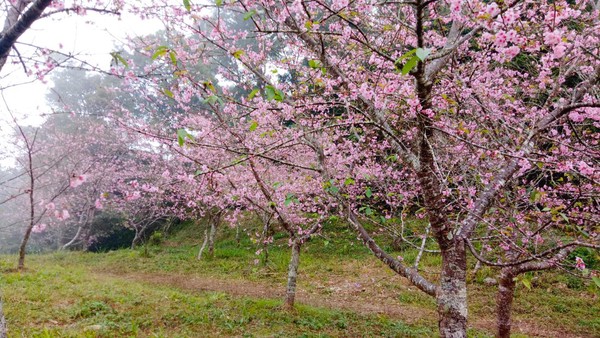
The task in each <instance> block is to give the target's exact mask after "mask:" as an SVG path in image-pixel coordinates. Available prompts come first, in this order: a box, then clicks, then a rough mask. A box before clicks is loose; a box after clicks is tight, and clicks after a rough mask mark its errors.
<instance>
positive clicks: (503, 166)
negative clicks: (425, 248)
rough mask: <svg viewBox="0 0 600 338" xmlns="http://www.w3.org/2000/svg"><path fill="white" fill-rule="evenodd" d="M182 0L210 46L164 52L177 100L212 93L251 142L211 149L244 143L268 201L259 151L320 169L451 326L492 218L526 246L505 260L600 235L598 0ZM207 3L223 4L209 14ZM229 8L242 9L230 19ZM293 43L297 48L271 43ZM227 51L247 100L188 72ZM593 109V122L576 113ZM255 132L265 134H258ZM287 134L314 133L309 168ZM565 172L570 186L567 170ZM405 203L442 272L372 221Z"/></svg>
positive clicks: (210, 100) (462, 308) (455, 332)
mask: <svg viewBox="0 0 600 338" xmlns="http://www.w3.org/2000/svg"><path fill="white" fill-rule="evenodd" d="M184 7H187V8H186V9H187V10H188V11H189V12H191V14H190V17H189V19H188V17H187V14H186V12H185V11H182V10H181V9H180V10H179V11H177V10H176V9H173V12H174V13H176V14H177V15H176V17H178V18H181V17H183V18H185V19H178V21H172V22H171V24H172V25H173V27H176V28H177V29H180V30H181V31H188V32H190V34H194V36H195V38H193V39H192V40H191V41H197V40H194V39H200V41H203V43H204V44H203V46H205V48H204V49H199V50H198V52H197V53H190V52H189V50H186V49H185V48H184V47H182V48H179V47H178V46H176V45H173V46H169V47H162V48H160V49H157V50H156V52H155V55H158V56H161V55H164V56H165V57H170V58H171V61H172V66H173V68H174V72H176V77H177V79H178V81H177V82H175V83H173V84H172V85H171V86H170V87H169V88H168V92H167V91H164V92H165V93H167V94H169V96H171V97H172V98H173V99H174V100H176V101H177V102H179V103H180V104H186V102H189V100H190V98H191V97H192V96H201V97H202V98H203V99H204V101H205V102H206V104H207V105H208V106H209V108H208V109H209V111H210V112H212V113H213V114H215V115H216V120H217V121H218V122H219V123H220V124H221V125H220V127H221V128H222V130H223V133H226V135H227V136H228V139H229V140H231V139H234V140H235V141H234V142H236V144H239V145H240V146H238V147H235V146H234V145H231V144H230V141H229V140H223V141H221V142H220V143H219V144H213V143H210V144H204V145H203V146H204V148H210V147H212V148H215V147H220V148H221V149H225V150H226V151H227V152H229V153H237V154H238V156H241V157H242V158H240V159H238V161H237V163H236V165H242V163H244V164H243V165H244V166H247V167H248V169H249V170H250V172H251V173H252V174H253V176H255V180H254V182H255V184H257V186H258V188H259V189H260V191H261V192H262V196H261V198H265V199H267V201H269V202H271V201H270V200H269V198H270V197H269V196H270V195H272V194H273V192H272V191H271V190H270V187H268V185H267V184H266V183H265V182H267V180H266V179H265V177H269V175H268V174H267V175H266V176H265V177H263V176H262V175H261V174H263V173H262V172H261V171H260V170H259V169H258V165H257V160H256V159H257V158H258V159H260V161H266V162H267V163H270V166H275V165H283V166H288V167H291V168H298V167H301V168H303V170H308V171H314V172H316V173H318V175H317V177H318V179H317V178H315V181H316V182H320V183H319V184H318V185H316V186H317V187H319V188H321V190H322V191H321V193H322V192H323V190H324V191H325V192H327V194H328V195H329V197H331V198H334V199H335V200H336V201H337V202H336V203H335V204H336V205H337V206H339V207H340V208H339V209H340V210H343V214H344V215H345V217H346V218H347V219H348V221H349V222H350V224H351V225H352V226H353V228H354V229H355V230H356V232H357V234H358V235H359V237H360V238H361V239H362V240H363V241H364V242H365V244H366V245H367V247H369V249H370V250H371V251H372V252H373V253H374V255H375V256H376V257H378V258H379V259H380V260H381V261H382V262H384V263H385V264H386V265H388V266H389V267H390V268H391V269H392V270H394V271H395V272H396V273H398V274H399V275H401V276H404V277H406V278H407V279H408V280H409V281H410V282H411V283H412V284H413V285H415V286H416V287H418V288H419V289H420V290H422V291H423V292H425V293H427V294H429V295H431V296H433V297H435V298H436V301H437V304H438V313H439V318H440V320H439V328H440V334H441V336H442V337H463V336H466V329H467V284H466V275H467V254H468V252H469V251H473V252H474V253H475V252H477V250H469V248H470V247H471V246H472V245H474V244H473V242H478V241H481V240H485V239H482V238H481V235H480V234H481V233H485V232H486V231H491V232H492V234H491V235H490V236H492V237H493V241H492V242H494V243H496V242H498V243H500V244H502V245H503V246H508V248H509V250H506V251H510V246H511V245H512V244H510V242H511V241H512V242H514V238H513V237H514V236H517V240H518V241H517V242H516V243H515V244H516V245H514V246H515V249H516V248H519V249H518V250H517V251H518V254H517V255H516V256H515V257H512V258H511V257H510V255H509V256H507V257H506V261H512V263H507V264H513V265H514V266H518V265H519V264H521V263H523V264H527V263H528V262H533V261H535V263H540V265H536V266H535V267H534V266H528V265H522V266H520V268H522V269H525V270H523V271H527V269H536V270H537V269H538V268H540V267H542V266H543V265H544V266H545V267H554V266H556V264H557V263H556V262H557V260H560V259H561V258H563V257H564V252H563V251H561V249H559V250H558V251H556V250H551V251H550V252H549V253H548V254H543V255H540V252H536V251H535V250H536V249H535V248H534V249H533V251H532V249H531V248H530V247H529V246H528V243H531V240H530V238H528V236H529V237H530V234H529V232H530V233H531V234H532V235H533V236H534V238H535V235H538V234H539V235H540V236H544V235H546V236H549V237H548V238H552V241H550V240H549V239H548V240H546V242H547V243H551V242H554V243H558V242H559V241H560V242H562V244H559V245H558V247H562V248H570V247H576V246H581V245H583V246H596V245H597V230H598V229H597V228H596V227H595V225H594V224H597V222H596V223H594V221H595V218H594V217H593V215H597V202H595V200H594V196H596V195H597V186H598V185H597V178H596V177H597V172H598V168H597V165H598V163H597V150H596V149H595V147H596V146H597V136H595V133H593V132H592V131H593V130H594V128H597V123H598V120H599V118H598V108H599V107H600V102H599V100H598V95H597V85H598V81H599V79H600V58H599V57H598V48H599V40H598V33H597V30H596V29H595V28H596V27H597V23H598V13H599V12H598V7H599V4H598V2H595V1H586V2H581V3H577V4H574V3H571V2H566V1H536V2H532V1H525V0H523V1H519V0H515V1H504V2H487V1H420V0H417V1H413V2H387V1H383V2H377V3H374V2H370V1H353V2H344V1H340V2H331V3H329V2H325V1H295V2H291V3H285V2H277V1H248V2H246V1H239V2H236V3H220V2H219V3H217V5H216V6H215V5H196V6H192V5H190V6H184ZM209 10H210V11H211V13H213V15H203V16H200V17H198V16H197V15H196V14H195V13H201V12H202V11H209ZM226 12H230V13H239V14H232V15H230V16H227V15H221V13H226ZM232 18H233V19H234V20H236V19H237V20H240V19H241V20H245V21H247V22H252V24H253V25H254V28H253V30H252V31H248V30H240V29H237V28H236V26H235V25H232V24H231V20H232ZM188 20H191V21H192V22H193V21H194V20H196V21H197V22H193V23H190V21H188ZM249 40H252V41H254V42H253V43H252V44H248V41H249ZM278 40H281V41H284V42H285V44H286V46H287V47H286V48H285V49H284V50H283V51H282V53H281V55H279V56H278V57H277V58H272V57H269V56H268V53H267V52H268V51H269V50H270V48H271V47H272V46H274V45H275V41H278ZM195 43H196V44H197V42H195ZM186 45H189V43H188V44H184V46H186ZM211 51H214V54H211ZM217 52H218V53H217ZM156 53H157V54H156ZM219 53H220V54H219ZM223 53H227V54H228V55H229V58H230V59H231V60H234V61H235V63H234V64H233V65H232V64H228V65H225V66H223V67H221V68H220V69H219V74H218V75H219V77H222V78H223V79H226V80H227V81H231V82H233V83H235V85H236V88H243V89H245V90H246V92H249V93H250V94H249V95H248V96H247V97H245V98H241V99H240V98H239V97H236V96H234V95H231V92H230V91H229V90H227V88H221V89H220V90H215V88H216V86H215V84H214V83H211V82H204V81H202V80H200V79H197V78H195V77H194V76H193V73H191V72H186V67H187V65H188V64H198V63H208V62H210V60H211V58H213V57H214V56H215V55H219V57H222V55H223ZM273 72H275V73H280V75H281V76H279V77H277V76H272V75H271V74H272V73H273ZM286 77H287V78H289V79H291V80H289V81H286V80H285V78H286ZM171 94H172V95H171ZM201 114H206V113H201ZM219 114H220V115H219ZM204 118H206V116H204ZM233 121H235V122H233ZM581 122H584V124H588V125H590V126H591V129H590V127H585V126H576V127H575V128H574V127H573V126H572V125H573V124H575V125H577V124H579V123H581ZM183 126H185V125H183ZM244 127H245V128H244ZM191 129H192V130H193V129H196V128H195V127H192V128H191ZM252 133H259V135H265V136H263V138H258V139H252ZM267 136H268V137H267ZM582 136H583V137H582ZM271 137H272V138H274V139H275V140H273V141H272V142H266V141H265V140H270V138H271ZM315 138H316V141H315V140H314V139H315ZM196 139H198V138H197V137H196ZM200 140H202V138H200ZM299 140H301V141H300V142H299ZM289 143H291V144H294V145H296V144H303V145H305V146H306V145H309V144H311V146H308V147H307V148H303V147H302V146H300V149H303V151H298V150H296V148H293V147H289V148H288V151H291V149H293V151H295V152H296V153H297V154H299V155H300V156H301V157H302V160H306V161H308V162H310V164H309V165H306V164H305V163H302V161H300V163H295V162H294V161H290V158H289V156H290V155H289V153H287V154H286V153H285V152H283V151H281V150H282V149H284V148H285V147H286V146H287V145H288V144H289ZM197 144H200V145H201V142H199V143H197ZM308 153H310V154H311V155H305V154H308ZM230 165H231V162H229V163H224V164H222V165H221V166H230ZM536 167H537V168H539V169H540V170H541V172H539V171H540V170H537V171H536V169H535V168H536ZM213 170H215V169H213ZM557 175H560V176H562V182H560V183H554V182H553V181H556V180H557ZM253 184H254V183H253ZM290 193H292V192H290ZM293 193H294V194H297V193H298V192H293ZM390 194H391V195H390ZM538 194H539V197H536V196H538ZM531 196H533V197H531ZM376 201H378V203H372V202H376ZM395 205H400V206H406V207H409V206H415V207H418V208H419V210H422V215H423V216H424V217H426V218H427V220H428V223H429V224H430V231H431V236H432V238H433V239H434V240H435V242H436V243H437V245H438V246H439V249H440V254H441V256H442V266H441V270H440V279H439V281H432V280H428V279H427V278H426V276H423V275H422V274H421V273H419V271H418V270H417V269H415V268H414V267H410V266H408V265H407V264H406V263H404V262H402V261H401V260H399V259H397V258H394V257H393V256H391V255H390V254H388V253H386V252H385V251H384V250H383V249H382V248H381V247H380V246H379V245H378V244H377V243H376V242H375V241H374V239H373V238H372V236H371V234H370V233H369V232H367V231H366V230H365V228H364V226H363V222H365V221H367V220H373V219H374V218H375V217H376V216H377V217H379V216H382V217H383V219H385V218H386V215H388V214H389V213H393V212H394V211H393V210H398V208H397V206H395ZM274 207H275V208H278V205H277V203H276V202H275V206H274ZM561 210H568V212H569V213H568V214H567V213H564V212H562V211H561ZM561 213H563V214H565V217H564V218H567V219H569V223H570V222H571V221H570V220H573V221H572V222H573V224H574V226H575V228H580V229H579V230H582V231H584V232H585V233H586V234H587V235H583V234H581V233H580V232H578V231H574V232H573V231H571V232H569V231H564V230H565V229H563V228H564V224H563V223H561V221H560V219H557V218H556V216H557V215H558V217H559V218H563V217H562V215H561ZM281 215H282V216H281V219H280V221H282V223H285V216H283V215H284V214H283V213H281ZM390 216H393V215H390ZM549 221H550V222H549ZM540 227H542V228H543V229H542V230H540V231H537V230H539V229H540ZM536 229H537V230H536ZM550 229H552V231H546V230H550ZM424 230H425V229H424ZM575 230H577V229H575ZM423 232H425V231H423ZM536 232H537V233H536ZM541 232H544V234H541ZM498 233H500V234H498ZM565 235H568V236H567V237H565ZM521 237H523V238H526V243H523V240H522V238H521ZM542 253H544V252H542ZM500 254H503V253H500ZM479 256H481V255H479ZM480 258H483V257H480ZM504 259H505V258H502V260H504ZM524 260H525V261H526V262H524ZM483 262H484V263H488V262H489V261H488V260H483ZM542 263H543V264H542ZM501 264H504V263H501ZM545 267H544V268H545ZM517 269H519V268H517ZM506 301H507V300H506V299H504V298H502V299H499V306H504V305H503V304H502V303H503V302H506ZM503 330H504V329H503ZM505 331H506V330H504V331H503V332H505ZM502 334H505V333H502Z"/></svg>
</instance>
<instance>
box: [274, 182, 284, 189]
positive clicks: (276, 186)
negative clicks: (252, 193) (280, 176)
mask: <svg viewBox="0 0 600 338" xmlns="http://www.w3.org/2000/svg"><path fill="white" fill-rule="evenodd" d="M282 185H283V183H281V182H275V183H273V189H277V188H279V187H281V186H282Z"/></svg>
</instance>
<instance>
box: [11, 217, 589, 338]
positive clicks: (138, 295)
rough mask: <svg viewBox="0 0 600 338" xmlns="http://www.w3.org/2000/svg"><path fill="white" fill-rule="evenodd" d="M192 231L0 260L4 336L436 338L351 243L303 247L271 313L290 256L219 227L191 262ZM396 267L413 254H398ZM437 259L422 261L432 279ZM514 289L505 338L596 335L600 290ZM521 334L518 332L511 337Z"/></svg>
mask: <svg viewBox="0 0 600 338" xmlns="http://www.w3.org/2000/svg"><path fill="white" fill-rule="evenodd" d="M199 233H200V231H197V230H196V229H190V228H187V229H183V230H182V231H180V232H178V233H177V234H175V235H174V236H172V237H170V238H169V239H168V240H167V241H166V242H165V243H163V245H160V246H150V247H148V248H146V249H144V248H140V249H139V250H118V251H112V252H108V253H80V252H58V253H52V254H43V255H29V256H28V257H27V262H26V264H27V270H26V271H24V272H16V271H14V270H13V268H14V266H15V265H16V264H15V262H16V257H15V256H10V255H5V256H0V270H1V271H2V273H1V275H0V276H1V278H2V279H1V281H0V287H1V290H2V294H3V299H4V302H5V315H6V317H7V320H8V323H9V330H10V331H9V336H10V337H116V336H118V337H220V336H235V337H246V336H247V337H373V336H383V337H411V336H414V337H429V336H436V325H437V319H436V314H435V301H434V300H433V299H432V298H431V297H429V296H427V295H425V294H423V293H421V292H419V291H417V290H416V289H415V288H414V287H411V286H409V285H408V284H407V283H406V281H404V280H403V279H401V278H399V277H397V276H395V275H394V274H393V273H391V272H390V271H389V270H388V269H387V268H385V267H383V266H382V265H381V264H380V263H379V262H378V261H376V260H375V259H374V258H373V257H372V256H371V255H370V254H369V253H368V252H367V250H366V249H364V247H362V246H361V245H360V243H358V242H356V241H355V240H353V236H352V235H351V234H348V236H347V237H346V238H342V237H337V238H334V237H332V236H328V235H327V233H325V234H324V236H325V237H326V238H327V241H325V240H324V239H322V238H316V239H315V240H313V241H311V242H310V243H308V244H307V245H305V247H304V249H303V251H302V255H301V258H300V260H301V263H300V277H299V278H300V279H299V295H298V306H297V308H296V310H295V311H293V312H289V311H285V310H283V309H282V308H281V304H282V295H283V292H284V286H285V277H286V268H287V262H288V259H289V258H288V257H289V252H288V248H287V246H286V240H285V238H280V239H278V240H276V243H275V244H276V245H275V246H273V247H272V248H271V250H270V252H269V261H268V262H267V263H266V264H262V263H261V264H254V260H255V259H256V258H257V256H256V255H255V254H254V251H255V250H256V245H255V244H253V243H252V242H251V241H250V240H249V239H247V238H244V239H243V240H242V242H241V243H240V244H239V245H238V243H236V242H235V240H233V239H232V238H233V236H232V233H233V232H232V231H231V230H229V229H226V230H225V231H224V233H223V234H222V235H221V237H220V238H219V239H218V241H217V247H216V251H215V257H214V258H208V259H204V260H202V261H198V260H196V258H195V257H196V254H197V249H198V247H197V245H195V244H196V243H197V242H199V240H200V239H199V238H197V237H199V236H198V235H197V234H199ZM402 254H403V256H404V257H405V259H406V260H407V261H410V260H412V259H414V252H411V251H408V252H403V253H402ZM438 264H439V258H438V257H437V256H435V255H425V256H424V258H423V261H422V269H423V271H424V274H425V275H427V276H429V277H431V278H434V279H435V277H436V275H435V271H436V266H437V265H438ZM485 276H493V271H492V270H490V269H483V270H482V271H480V273H479V274H478V276H474V277H472V278H471V282H470V288H469V292H470V294H469V302H470V303H469V306H470V313H469V315H470V326H471V327H472V329H471V330H470V335H471V336H477V337H479V336H482V337H483V336H492V333H493V328H494V322H493V320H494V317H493V316H494V313H493V312H494V296H495V295H494V292H495V289H494V288H493V287H492V288H490V287H486V286H484V285H483V284H482V283H481V280H482V279H483V278H484V277H485ZM534 277H535V278H534V281H535V283H533V287H532V289H531V290H528V289H527V288H525V287H524V286H523V285H522V284H520V285H519V286H518V289H517V295H516V301H515V306H514V317H515V330H514V331H515V333H516V334H515V336H527V335H531V336H547V337H552V336H557V335H560V336H561V337H570V336H571V337H576V336H582V337H597V336H600V316H598V313H600V301H599V300H598V297H599V295H600V293H599V292H598V290H597V289H596V287H595V286H592V285H588V284H585V283H580V284H577V283H575V284H573V283H571V284H570V283H569V278H570V277H568V276H563V275H559V274H544V275H542V274H540V275H539V276H538V275H536V276H534ZM519 332H523V333H525V334H519Z"/></svg>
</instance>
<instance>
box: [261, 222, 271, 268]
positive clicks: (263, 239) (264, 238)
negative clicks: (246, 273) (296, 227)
mask: <svg viewBox="0 0 600 338" xmlns="http://www.w3.org/2000/svg"><path fill="white" fill-rule="evenodd" d="M270 223H271V217H268V218H263V231H262V234H261V236H260V237H261V238H260V241H261V244H262V250H263V252H264V256H263V264H265V265H266V264H268V263H269V245H268V244H267V237H269V225H270Z"/></svg>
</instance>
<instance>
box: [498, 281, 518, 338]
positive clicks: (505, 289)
mask: <svg viewBox="0 0 600 338" xmlns="http://www.w3.org/2000/svg"><path fill="white" fill-rule="evenodd" d="M514 294H515V281H514V275H513V274H512V273H510V271H507V270H503V271H502V272H501V273H500V280H499V281H498V294H497V295H496V312H497V313H496V314H497V316H498V318H497V320H498V322H497V326H498V328H497V329H498V334H497V337H498V338H510V330H511V311H512V304H513V298H514Z"/></svg>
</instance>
